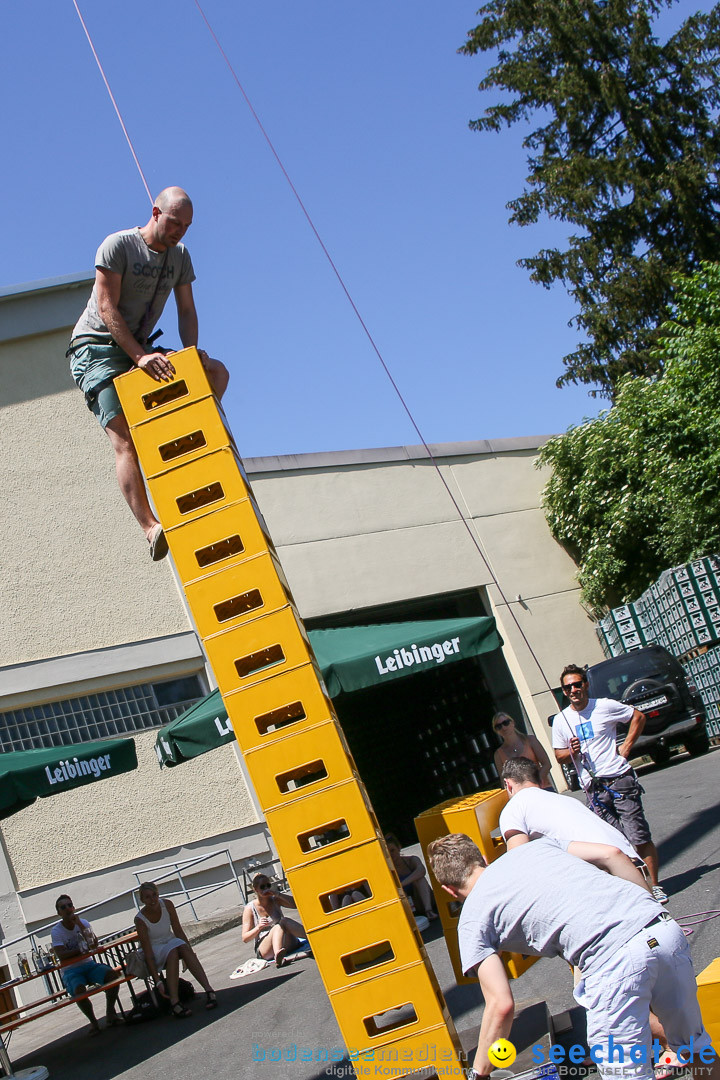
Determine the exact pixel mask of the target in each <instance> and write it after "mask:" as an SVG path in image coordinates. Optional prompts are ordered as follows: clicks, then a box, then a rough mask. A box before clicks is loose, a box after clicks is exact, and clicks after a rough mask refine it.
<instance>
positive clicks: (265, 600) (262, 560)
mask: <svg viewBox="0 0 720 1080" xmlns="http://www.w3.org/2000/svg"><path fill="white" fill-rule="evenodd" d="M203 520H205V519H203ZM185 597H186V599H187V602H188V604H189V605H190V609H191V611H192V613H193V618H194V619H195V625H196V627H197V631H198V634H199V635H200V637H201V638H206V637H209V636H210V635H211V634H217V633H220V631H222V630H229V629H231V628H232V627H235V626H239V625H240V624H241V623H245V622H249V621H250V620H251V619H257V618H258V617H259V616H260V615H269V614H270V613H271V612H273V611H279V609H280V608H282V607H286V606H287V605H288V604H292V593H291V592H290V586H289V585H288V583H287V580H286V578H285V574H284V573H283V569H282V567H281V566H280V563H279V562H278V560H277V559H276V558H275V556H274V555H272V554H271V553H270V552H269V551H268V552H265V553H264V554H262V555H254V556H253V557H252V558H249V559H246V560H245V561H244V562H241V563H236V564H235V565H233V566H229V567H227V569H225V570H219V571H218V572H217V573H215V574H210V575H208V576H206V577H202V578H198V579H197V581H192V582H190V583H188V584H187V585H186V586H185Z"/></svg>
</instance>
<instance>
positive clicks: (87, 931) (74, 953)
mask: <svg viewBox="0 0 720 1080" xmlns="http://www.w3.org/2000/svg"><path fill="white" fill-rule="evenodd" d="M55 910H56V911H57V913H58V915H59V916H60V922H58V923H55V925H54V926H53V928H52V932H51V934H50V940H51V942H52V947H53V949H54V950H55V955H56V956H57V958H58V960H60V961H61V962H62V963H63V964H64V967H63V968H62V969H61V971H60V977H61V978H62V981H63V984H64V986H65V989H66V990H67V992H68V994H69V995H70V997H77V995H78V994H84V993H85V992H86V990H87V988H88V986H91V985H97V986H104V984H105V983H109V982H115V980H116V979H117V977H118V976H117V972H115V971H113V969H112V968H111V967H108V965H107V964H99V963H98V962H97V961H96V960H95V958H94V957H92V956H90V957H89V956H88V955H87V954H88V952H89V951H90V950H91V949H95V948H96V947H97V943H98V942H97V938H96V937H95V934H94V933H93V929H92V927H91V925H90V923H89V922H88V921H87V919H81V918H80V916H79V915H78V914H77V912H76V911H75V906H74V904H73V902H72V900H71V899H70V897H69V896H68V895H67V894H65V893H63V895H62V896H58V898H57V900H56V901H55ZM68 961H70V962H69V963H68ZM119 992H120V987H119V986H113V987H111V989H110V990H107V991H106V995H107V1005H106V1010H105V1020H106V1023H107V1025H108V1027H112V1025H113V1024H117V1022H118V1021H119V1020H120V1017H119V1016H118V1014H117V1012H116V1011H115V1006H116V1004H117V999H118V993H119ZM77 1006H78V1008H79V1009H80V1010H81V1012H83V1013H85V1016H87V1018H88V1020H89V1021H90V1024H91V1028H92V1034H93V1035H97V1034H99V1032H100V1025H99V1024H98V1022H97V1020H96V1018H95V1013H94V1011H93V1007H92V1002H91V1001H90V998H82V999H81V1000H80V1001H78V1002H77Z"/></svg>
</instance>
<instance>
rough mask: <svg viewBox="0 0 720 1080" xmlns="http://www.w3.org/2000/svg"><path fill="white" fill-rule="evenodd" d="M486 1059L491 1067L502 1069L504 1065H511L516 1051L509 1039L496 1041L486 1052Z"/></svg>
mask: <svg viewBox="0 0 720 1080" xmlns="http://www.w3.org/2000/svg"><path fill="white" fill-rule="evenodd" d="M488 1057H489V1058H490V1061H491V1062H492V1063H493V1065H497V1067H498V1068H499V1069H502V1068H503V1067H504V1066H506V1065H512V1063H513V1061H514V1060H515V1058H516V1057H517V1051H516V1050H515V1047H514V1046H513V1044H512V1043H511V1042H510V1040H509V1039H496V1040H495V1042H494V1043H493V1044H492V1046H491V1047H490V1049H489V1050H488Z"/></svg>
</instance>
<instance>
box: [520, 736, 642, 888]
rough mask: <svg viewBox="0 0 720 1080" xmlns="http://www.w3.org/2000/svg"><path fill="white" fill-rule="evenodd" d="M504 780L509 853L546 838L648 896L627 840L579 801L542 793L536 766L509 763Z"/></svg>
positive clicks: (553, 792) (527, 760) (527, 761)
mask: <svg viewBox="0 0 720 1080" xmlns="http://www.w3.org/2000/svg"><path fill="white" fill-rule="evenodd" d="M500 779H501V780H502V781H503V783H504V784H505V787H506V788H507V792H508V795H509V796H510V801H509V802H508V804H507V806H506V807H505V809H504V810H503V811H502V813H501V814H500V832H501V833H502V835H503V839H504V840H505V842H506V844H507V848H508V851H511V850H512V849H513V848H515V847H519V845H520V844H526V843H528V841H529V840H538V839H539V838H540V837H541V836H547V837H549V839H551V840H555V841H556V842H557V843H559V844H561V845H562V846H563V847H564V848H565V850H566V851H568V852H569V853H570V854H571V855H577V857H578V858H580V859H585V861H586V862H591V863H592V864H593V865H594V866H597V867H599V868H600V869H601V870H606V871H607V872H608V873H609V874H612V875H613V876H614V877H620V878H624V879H625V880H626V881H632V882H633V884H635V885H639V886H640V887H641V888H643V889H647V890H648V892H649V891H650V886H649V885H648V884H647V883H646V881H645V878H644V877H643V874H642V872H641V871H640V869H639V868H638V867H637V866H636V864H635V860H636V859H637V854H636V852H635V849H634V848H633V847H632V845H631V844H630V843H628V841H627V840H626V839H625V837H624V836H623V834H622V833H621V832H619V831H618V830H617V829H614V828H613V826H612V825H608V824H607V823H606V822H605V821H602V820H601V819H600V818H599V817H597V816H596V815H595V814H593V813H591V811H590V810H588V809H587V807H585V806H583V805H582V803H579V802H577V801H576V800H575V799H571V798H568V797H567V796H565V795H558V794H557V792H555V791H543V790H542V788H541V787H540V770H539V769H538V767H537V765H536V764H535V762H534V761H530V759H529V758H523V757H520V758H512V759H511V760H509V761H506V762H505V764H504V765H503V768H502V772H501V774H500Z"/></svg>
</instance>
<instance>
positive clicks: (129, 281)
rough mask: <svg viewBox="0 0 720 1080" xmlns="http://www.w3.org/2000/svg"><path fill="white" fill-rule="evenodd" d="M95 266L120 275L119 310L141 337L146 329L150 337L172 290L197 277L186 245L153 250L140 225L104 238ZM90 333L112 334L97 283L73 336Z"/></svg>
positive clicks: (131, 330) (133, 331) (146, 334)
mask: <svg viewBox="0 0 720 1080" xmlns="http://www.w3.org/2000/svg"><path fill="white" fill-rule="evenodd" d="M95 266H96V267H98V268H100V269H104V270H110V271H112V272H113V273H115V274H120V276H121V278H122V284H121V287H120V300H119V303H118V310H119V312H120V314H121V315H122V317H123V319H124V320H125V322H126V323H127V325H128V329H129V330H130V332H131V333H132V334H134V335H135V336H137V335H138V331H139V330H141V329H142V336H143V338H147V336H148V335H149V334H150V333H151V332H152V330H153V328H154V327H155V325H156V324H157V322H158V319H159V318H160V316H161V315H162V312H163V308H164V307H165V303H166V301H167V298H168V296H169V295H170V293H171V292H172V290H173V289H175V288H177V286H178V285H187V284H189V283H190V282H192V281H194V280H195V271H194V270H193V265H192V261H191V259H190V255H189V253H188V250H187V248H186V247H185V246H184V244H177V245H176V246H175V247H171V248H167V250H166V251H161V252H158V251H153V250H152V249H151V248H149V247H148V246H147V244H146V243H145V241H144V240H143V238H142V236H141V234H140V230H139V228H135V229H124V230H123V231H122V232H116V233H112V234H111V235H110V236H108V237H107V238H106V239H105V240H103V242H102V244H101V245H100V247H99V248H98V250H97V255H96V256H95ZM86 334H91V335H99V336H103V335H107V336H108V337H109V336H110V335H109V331H108V328H107V326H105V323H104V322H103V321H102V318H101V316H100V312H99V310H98V297H97V287H96V286H95V285H93V290H92V293H91V294H90V299H89V300H88V303H87V307H86V308H85V310H84V312H83V313H82V315H81V316H80V318H79V319H78V321H77V323H76V325H75V329H74V330H73V333H72V336H73V338H77V337H81V336H83V335H86Z"/></svg>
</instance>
